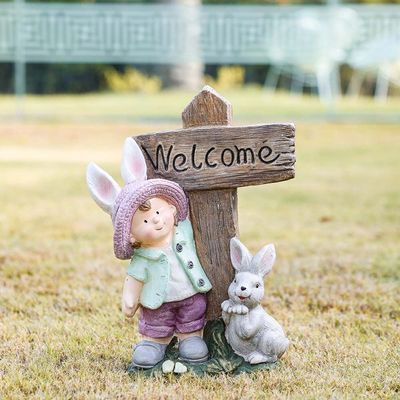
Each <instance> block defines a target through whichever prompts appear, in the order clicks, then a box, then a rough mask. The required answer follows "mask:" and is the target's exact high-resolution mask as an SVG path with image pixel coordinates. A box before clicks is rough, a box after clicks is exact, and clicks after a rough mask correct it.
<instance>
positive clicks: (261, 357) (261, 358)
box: [247, 351, 276, 364]
mask: <svg viewBox="0 0 400 400" xmlns="http://www.w3.org/2000/svg"><path fill="white" fill-rule="evenodd" d="M247 361H248V362H249V363H250V364H261V363H264V362H273V361H272V360H271V357H268V356H266V355H265V354H262V353H259V352H258V351H254V352H253V353H251V354H250V355H249V356H248V357H247ZM274 361H276V360H274Z"/></svg>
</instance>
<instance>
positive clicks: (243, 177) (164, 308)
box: [87, 86, 295, 375]
mask: <svg viewBox="0 0 400 400" xmlns="http://www.w3.org/2000/svg"><path fill="white" fill-rule="evenodd" d="M182 121H183V129H175V130H171V131H164V132H156V133H149V134H144V135H139V136H136V137H135V138H134V139H132V138H130V139H127V140H126V142H125V146H124V153H123V162H122V169H121V173H122V177H123V178H124V180H125V183H126V185H125V186H124V187H123V188H122V189H121V188H120V187H119V186H118V184H117V183H116V182H115V181H114V180H113V179H112V178H111V177H110V176H109V175H108V174H107V173H106V172H104V171H103V170H101V169H100V168H99V167H97V166H96V165H95V164H90V165H89V167H88V170H87V182H88V186H89V189H90V192H91V194H92V197H93V198H94V200H95V201H96V202H97V204H98V205H99V206H100V207H101V208H102V209H103V210H105V211H106V212H107V213H109V214H110V215H111V217H112V221H113V225H114V232H115V233H114V252H115V255H116V256H117V257H118V258H120V259H131V261H130V264H129V267H128V274H127V277H126V280H125V285H124V290H123V299H122V308H123V311H124V313H125V314H126V315H128V316H133V315H134V314H135V312H136V310H137V309H138V307H140V308H141V312H140V318H139V332H140V333H141V334H142V335H144V340H142V341H141V342H140V343H138V344H137V345H136V346H135V348H134V352H133V360H132V363H131V364H130V366H129V367H128V371H129V372H131V373H143V374H145V375H155V374H157V375H158V374H162V373H166V372H175V373H183V372H186V371H190V372H192V373H195V374H198V375H204V374H217V373H221V372H223V373H234V374H238V373H241V372H249V371H253V370H259V369H270V368H273V366H274V365H276V360H277V359H278V358H279V357H280V355H282V354H283V352H284V351H285V350H286V348H287V346H288V340H287V339H286V338H285V335H284V333H283V331H282V329H281V328H280V326H279V324H278V323H277V322H276V321H275V320H274V319H273V318H272V317H270V316H268V315H267V314H266V313H265V312H264V311H263V309H262V307H261V306H260V304H259V302H260V301H261V298H262V295H263V283H262V278H263V276H264V275H265V274H266V273H267V272H268V271H269V269H270V268H271V267H272V263H273V259H274V250H273V247H271V246H270V247H266V248H264V249H263V250H262V251H261V252H260V253H258V254H257V255H256V256H255V257H254V258H253V259H252V260H250V257H251V256H250V254H249V253H248V252H247V250H245V248H244V246H243V245H241V244H240V242H239V241H238V240H237V239H234V240H233V241H232V242H230V240H231V238H232V237H235V236H238V215H237V202H238V199H237V188H239V187H242V186H248V185H261V184H266V183H273V182H280V181H284V180H287V179H292V178H293V177H294V172H295V171H294V164H295V154H294V150H295V142H294V137H295V128H294V125H293V124H289V123H279V124H259V125H248V126H231V122H232V106H231V104H230V103H229V102H228V101H227V100H226V99H224V98H223V97H222V96H221V95H219V94H218V93H217V92H216V91H215V90H214V89H213V88H211V87H209V86H205V87H204V88H203V89H202V90H201V92H200V93H199V94H198V95H197V96H195V97H194V98H193V100H192V101H191V102H190V103H189V104H188V105H187V107H186V108H185V109H184V111H183V112H182ZM186 196H187V197H186ZM189 205H190V207H189ZM189 214H190V216H189V218H190V222H189V219H188V215H189ZM230 243H232V244H231V245H230ZM235 269H236V270H237V274H236V282H235V281H234V283H232V284H231V286H230V292H229V297H230V300H228V301H225V302H224V300H225V299H226V298H227V292H228V287H229V285H230V283H231V282H232V280H233V279H234V270H235ZM248 280H251V281H252V282H253V281H254V282H255V287H254V288H251V289H250V287H249V286H248ZM257 285H259V286H258V287H256V286H257ZM211 286H212V288H211ZM242 287H243V288H244V289H243V288H242ZM221 303H223V319H224V321H225V323H226V325H227V330H226V332H225V324H224V321H223V320H222V319H221ZM205 323H206V324H205ZM204 324H205V326H204ZM203 326H204V330H203ZM174 335H175V337H174V338H172V337H173V336H174ZM176 337H177V338H178V340H177V338H176ZM228 342H229V343H230V344H229V343H228Z"/></svg>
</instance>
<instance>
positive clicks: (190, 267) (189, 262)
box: [187, 261, 193, 269]
mask: <svg viewBox="0 0 400 400" xmlns="http://www.w3.org/2000/svg"><path fill="white" fill-rule="evenodd" d="M187 266H188V268H189V269H192V268H193V261H188V263H187Z"/></svg>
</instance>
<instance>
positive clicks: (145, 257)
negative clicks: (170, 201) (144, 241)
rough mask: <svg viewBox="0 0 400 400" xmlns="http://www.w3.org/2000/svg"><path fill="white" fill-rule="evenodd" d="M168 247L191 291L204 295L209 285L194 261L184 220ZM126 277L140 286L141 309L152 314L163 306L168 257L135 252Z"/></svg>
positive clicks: (150, 250) (153, 251)
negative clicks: (187, 279)
mask: <svg viewBox="0 0 400 400" xmlns="http://www.w3.org/2000/svg"><path fill="white" fill-rule="evenodd" d="M172 246H173V247H172V248H173V250H174V252H175V254H176V256H177V258H178V260H179V263H180V265H181V267H182V268H183V270H184V271H185V272H186V274H187V276H188V277H189V280H190V282H191V283H192V285H193V287H194V289H195V290H196V291H197V292H198V293H205V292H208V291H209V290H210V289H211V283H210V281H209V280H208V278H207V275H206V274H205V272H204V270H203V268H202V266H201V264H200V261H199V259H198V257H197V254H196V247H195V244H194V239H193V230H192V224H191V223H190V221H189V220H188V219H186V220H185V221H182V222H180V223H179V224H178V226H177V227H176V230H175V235H174V238H173V243H172ZM128 275H130V276H132V277H133V278H135V279H137V280H138V281H141V282H144V285H143V289H142V292H141V294H140V304H141V305H142V306H143V307H146V308H150V309H153V310H155V309H157V308H159V307H160V306H161V305H162V304H163V303H164V300H165V297H166V294H167V289H168V281H169V275H170V266H169V262H168V257H167V256H166V254H165V253H164V252H163V251H162V250H161V249H158V248H145V247H140V248H139V249H136V250H135V253H134V255H133V257H132V260H131V262H130V264H129V266H128Z"/></svg>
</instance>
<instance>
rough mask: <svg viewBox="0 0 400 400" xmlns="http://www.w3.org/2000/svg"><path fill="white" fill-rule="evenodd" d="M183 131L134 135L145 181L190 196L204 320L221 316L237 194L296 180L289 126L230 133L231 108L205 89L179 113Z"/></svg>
mask: <svg viewBox="0 0 400 400" xmlns="http://www.w3.org/2000/svg"><path fill="white" fill-rule="evenodd" d="M182 120H183V127H184V129H181V130H178V131H168V132H159V133H154V134H148V135H142V136H138V137H135V140H136V141H137V142H138V143H139V144H140V145H141V147H142V149H143V153H144V155H145V159H146V164H147V170H148V177H149V178H164V179H170V180H172V181H175V182H177V183H179V184H180V185H181V186H182V187H183V188H184V190H185V191H186V192H187V194H188V197H189V202H190V218H191V221H192V225H193V230H194V236H195V242H196V248H197V253H198V256H199V258H200V261H201V263H202V265H203V267H204V270H205V271H206V273H207V276H208V277H209V279H210V281H211V283H212V285H213V289H212V290H211V291H210V293H209V296H208V308H207V318H208V319H209V320H212V319H216V318H218V317H219V316H220V315H221V303H222V301H224V300H226V299H227V297H228V295H227V291H228V286H229V284H230V283H231V281H232V279H233V276H234V272H233V267H232V265H231V261H230V254H229V241H230V239H231V238H232V237H234V236H238V217H237V188H238V187H240V186H247V185H259V184H263V183H272V182H279V181H283V180H286V179H291V178H293V177H294V163H295V156H294V132H295V129H294V126H293V125H292V124H267V125H252V126H244V127H231V126H230V124H231V122H232V107H231V104H230V103H229V102H228V101H227V100H225V99H224V98H223V97H222V96H220V95H219V94H218V93H217V92H215V90H214V89H212V88H210V87H209V86H206V87H204V88H203V90H202V91H201V92H200V93H199V94H198V95H197V96H196V97H195V98H194V99H193V100H192V101H191V103H190V104H189V105H188V106H187V107H186V108H185V110H184V111H183V113H182Z"/></svg>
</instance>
